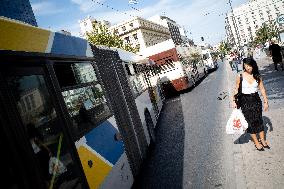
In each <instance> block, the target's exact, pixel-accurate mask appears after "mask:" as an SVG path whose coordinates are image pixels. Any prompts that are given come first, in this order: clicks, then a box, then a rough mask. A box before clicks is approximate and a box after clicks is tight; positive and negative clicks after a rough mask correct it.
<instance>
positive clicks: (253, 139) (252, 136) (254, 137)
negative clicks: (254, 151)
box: [250, 134, 262, 149]
mask: <svg viewBox="0 0 284 189" xmlns="http://www.w3.org/2000/svg"><path fill="white" fill-rule="evenodd" d="M250 136H251V138H252V141H253V142H254V144H255V146H256V147H257V148H258V149H260V148H261V147H262V146H261V145H260V144H259V142H258V140H257V137H256V134H250Z"/></svg>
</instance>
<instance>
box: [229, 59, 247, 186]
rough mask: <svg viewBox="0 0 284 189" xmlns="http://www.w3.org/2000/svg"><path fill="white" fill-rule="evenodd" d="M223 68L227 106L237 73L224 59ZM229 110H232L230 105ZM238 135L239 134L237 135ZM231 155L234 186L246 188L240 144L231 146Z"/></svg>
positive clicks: (233, 139) (233, 138)
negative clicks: (225, 79)
mask: <svg viewBox="0 0 284 189" xmlns="http://www.w3.org/2000/svg"><path fill="white" fill-rule="evenodd" d="M224 64H225V69H226V75H227V83H228V94H229V107H230V105H231V97H232V95H233V94H232V93H233V88H234V86H235V78H236V77H237V73H236V72H235V71H232V70H231V68H230V66H229V63H228V60H225V61H224ZM229 110H232V109H231V107H230V109H229ZM237 137H239V136H237ZM231 140H232V144H233V143H234V141H235V140H236V136H234V135H233V136H232V138H231ZM233 149H234V150H233V157H234V162H233V164H234V170H235V175H236V177H235V178H236V181H235V182H236V188H237V189H244V188H247V179H246V176H245V173H244V157H243V153H242V149H241V146H240V145H234V148H233Z"/></svg>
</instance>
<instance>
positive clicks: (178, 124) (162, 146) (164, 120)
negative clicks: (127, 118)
mask: <svg viewBox="0 0 284 189" xmlns="http://www.w3.org/2000/svg"><path fill="white" fill-rule="evenodd" d="M173 109H174V111H173ZM184 125H185V124H184V117H183V111H182V104H181V99H180V97H179V96H177V97H174V98H170V99H168V100H166V102H165V105H164V107H163V110H162V113H161V116H160V118H159V121H158V125H157V127H156V128H155V129H156V143H155V145H154V146H153V147H152V149H151V150H150V151H149V153H148V157H147V159H146V160H145V161H144V164H143V165H142V169H141V171H140V174H139V175H138V176H137V177H136V179H135V182H134V184H133V186H132V188H133V189H137V188H147V189H149V188H153V189H157V188H182V187H183V167H184V165H183V161H184V138H185V131H184Z"/></svg>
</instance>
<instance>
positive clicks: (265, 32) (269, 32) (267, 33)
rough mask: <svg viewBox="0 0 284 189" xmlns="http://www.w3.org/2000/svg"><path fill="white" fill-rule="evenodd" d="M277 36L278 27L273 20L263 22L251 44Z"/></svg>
mask: <svg viewBox="0 0 284 189" xmlns="http://www.w3.org/2000/svg"><path fill="white" fill-rule="evenodd" d="M277 36H278V29H277V26H276V24H275V22H270V23H268V24H267V23H263V24H262V26H261V27H260V28H259V29H258V30H257V31H256V37H255V38H254V40H253V43H252V44H253V46H257V45H258V44H264V43H265V42H266V41H267V40H271V39H272V38H274V37H277Z"/></svg>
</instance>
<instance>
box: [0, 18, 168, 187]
mask: <svg viewBox="0 0 284 189" xmlns="http://www.w3.org/2000/svg"><path fill="white" fill-rule="evenodd" d="M0 28H1V29H0V134H1V136H0V142H1V149H2V155H1V163H2V166H1V167H2V170H3V174H2V175H4V176H3V177H2V178H1V187H3V188H13V189H14V188H26V189H31V188H36V189H40V188H49V189H51V188H68V189H69V188H131V186H132V184H133V182H134V179H135V177H136V176H137V175H138V173H139V169H140V167H141V164H142V162H143V160H144V159H145V157H146V154H147V150H148V148H149V145H150V144H151V143H153V142H154V141H155V132H154V128H155V125H156V124H157V120H158V117H159V114H160V111H161V108H162V106H163V100H164V98H163V95H162V91H161V88H160V84H159V78H158V76H157V74H155V65H152V62H151V61H149V60H148V59H147V58H143V57H140V56H138V55H135V54H133V53H129V52H125V51H122V50H120V49H113V48H107V47H96V46H94V45H91V44H89V43H88V42H87V41H86V40H85V39H81V38H78V37H73V36H69V35H66V34H62V33H57V32H51V31H48V30H45V29H41V28H38V27H34V26H31V25H28V24H25V23H21V22H18V21H14V20H10V19H7V18H3V17H1V18H0Z"/></svg>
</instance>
